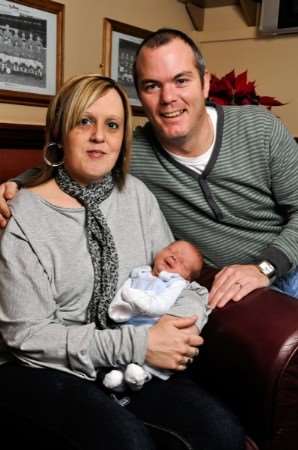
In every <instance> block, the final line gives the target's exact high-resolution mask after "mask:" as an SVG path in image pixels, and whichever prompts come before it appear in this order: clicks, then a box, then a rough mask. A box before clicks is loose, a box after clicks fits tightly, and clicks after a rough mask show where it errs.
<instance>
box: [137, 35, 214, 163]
mask: <svg viewBox="0 0 298 450" xmlns="http://www.w3.org/2000/svg"><path fill="white" fill-rule="evenodd" d="M137 72H138V88H139V96H140V100H141V102H142V104H143V106H144V109H145V112H146V114H147V116H148V118H149V120H150V122H151V123H152V125H153V127H154V129H155V132H156V134H157V137H158V138H159V140H160V141H161V143H162V144H163V145H164V146H165V147H166V148H168V150H173V149H174V153H177V154H179V148H183V150H184V151H183V152H182V153H181V154H184V153H185V151H186V152H192V148H193V147H194V144H195V143H196V142H197V141H198V136H199V133H200V130H201V125H202V123H203V122H204V121H205V120H206V114H207V113H206V108H205V99H206V98H207V97H208V92H209V74H207V73H206V74H205V77H204V86H202V83H201V80H200V77H199V72H198V69H197V67H196V66H195V60H194V55H193V52H192V49H191V48H190V47H189V46H188V45H187V44H186V43H185V42H184V41H182V40H181V39H179V38H175V39H173V40H172V41H171V42H169V43H167V44H165V45H162V46H160V47H157V48H145V47H144V48H143V49H142V50H141V51H140V53H139V56H138V59H137ZM176 147H177V151H175V148H176Z"/></svg>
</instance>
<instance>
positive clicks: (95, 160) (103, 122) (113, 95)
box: [64, 89, 124, 185]
mask: <svg viewBox="0 0 298 450" xmlns="http://www.w3.org/2000/svg"><path fill="white" fill-rule="evenodd" d="M123 137H124V108H123V104H122V100H121V97H120V95H119V94H118V92H117V91H116V90H115V89H109V90H108V91H107V92H106V93H105V94H104V95H103V96H102V97H100V98H99V99H98V100H96V101H95V102H94V103H92V104H91V105H90V106H89V107H88V108H87V110H86V111H84V113H83V115H82V117H81V119H80V122H79V124H78V125H77V126H75V127H74V128H72V129H71V130H70V131H69V133H68V134H67V136H66V139H65V142H64V166H65V169H66V170H67V172H68V173H69V175H71V177H72V178H73V179H75V180H76V181H77V182H78V183H80V184H82V185H87V184H90V183H93V182H96V181H100V180H101V179H102V177H103V176H104V175H106V174H107V173H109V172H111V170H112V168H113V167H114V166H115V164H116V161H117V159H118V156H119V153H120V149H121V145H122V141H123Z"/></svg>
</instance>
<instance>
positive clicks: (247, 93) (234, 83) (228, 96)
mask: <svg viewBox="0 0 298 450" xmlns="http://www.w3.org/2000/svg"><path fill="white" fill-rule="evenodd" d="M209 100H211V101H213V102H214V103H217V104H220V105H264V106H265V107H266V108H268V109H271V108H272V106H281V105H284V103H281V102H280V101H279V100H277V99H276V98H275V97H268V96H261V95H258V94H257V93H256V83H255V81H247V70H245V71H244V72H241V73H239V75H236V74H235V70H232V71H231V72H229V73H227V74H226V75H224V76H223V77H222V78H218V77H217V76H216V75H213V74H211V80H210V91H209Z"/></svg>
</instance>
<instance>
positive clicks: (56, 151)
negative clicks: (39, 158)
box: [43, 142, 64, 167]
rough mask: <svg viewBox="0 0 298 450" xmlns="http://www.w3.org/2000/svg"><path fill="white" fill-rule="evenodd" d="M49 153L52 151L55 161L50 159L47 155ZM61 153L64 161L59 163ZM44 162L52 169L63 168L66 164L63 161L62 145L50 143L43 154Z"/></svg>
mask: <svg viewBox="0 0 298 450" xmlns="http://www.w3.org/2000/svg"><path fill="white" fill-rule="evenodd" d="M49 151H51V152H52V154H53V155H54V161H51V160H50V159H49V158H48V156H47V154H48V152H49ZM59 153H60V154H61V155H62V160H61V161H58V158H59ZM43 160H44V162H45V163H46V164H47V165H48V166H50V167H58V166H61V165H62V164H63V162H64V161H63V150H62V145H60V144H57V143H56V142H50V143H49V144H48V145H47V146H46V148H45V151H44V154H43Z"/></svg>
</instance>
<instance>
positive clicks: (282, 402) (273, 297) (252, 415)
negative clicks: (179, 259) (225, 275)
mask: <svg viewBox="0 0 298 450" xmlns="http://www.w3.org/2000/svg"><path fill="white" fill-rule="evenodd" d="M214 274H215V271H214V270H213V269H210V268H205V269H204V271H203V272H202V275H201V279H200V282H201V284H203V285H205V286H207V287H210V285H211V283H212V279H213V277H214ZM202 334H203V337H204V344H203V346H202V349H201V353H200V356H199V358H198V363H197V370H198V377H199V378H200V379H201V380H202V381H203V383H204V384H205V386H206V387H207V389H208V390H210V391H211V392H213V393H215V395H217V396H218V397H219V398H221V399H223V400H224V401H225V402H226V403H227V404H228V405H230V407H231V408H232V409H233V410H234V411H235V412H236V414H237V415H238V416H239V417H240V418H241V420H242V423H243V425H244V427H245V429H246V431H247V434H248V437H247V446H246V448H247V450H252V449H258V450H297V448H298V300H295V299H293V298H291V297H289V296H287V295H284V294H281V293H279V292H277V291H274V290H272V289H270V288H263V289H258V290H256V291H254V292H252V293H251V294H249V295H248V296H247V297H246V298H244V299H243V300H241V301H240V302H239V303H234V302H230V303H229V304H228V305H226V306H225V307H224V308H223V309H217V310H215V311H214V312H213V313H212V314H211V316H210V317H209V321H208V323H207V325H206V326H205V328H204V329H203V333H202Z"/></svg>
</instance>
